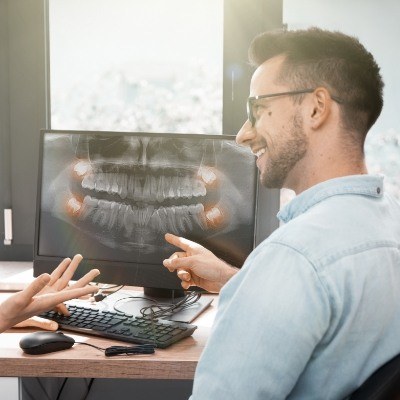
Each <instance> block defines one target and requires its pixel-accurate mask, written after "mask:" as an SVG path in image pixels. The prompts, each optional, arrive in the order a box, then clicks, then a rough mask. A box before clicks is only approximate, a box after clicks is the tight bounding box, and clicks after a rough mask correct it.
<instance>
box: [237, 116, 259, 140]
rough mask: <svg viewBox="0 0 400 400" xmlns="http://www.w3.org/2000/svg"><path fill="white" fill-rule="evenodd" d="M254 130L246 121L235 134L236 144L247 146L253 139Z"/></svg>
mask: <svg viewBox="0 0 400 400" xmlns="http://www.w3.org/2000/svg"><path fill="white" fill-rule="evenodd" d="M255 135H256V133H255V130H254V127H253V126H252V125H251V123H250V121H249V120H247V121H246V122H245V123H244V124H243V126H242V127H241V128H240V130H239V132H238V133H237V134H236V143H237V144H241V145H243V146H249V145H250V141H251V140H253V139H254V138H255Z"/></svg>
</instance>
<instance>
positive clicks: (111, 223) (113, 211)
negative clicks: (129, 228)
mask: <svg viewBox="0 0 400 400" xmlns="http://www.w3.org/2000/svg"><path fill="white" fill-rule="evenodd" d="M118 210H119V204H118V203H115V202H113V203H111V213H110V219H109V221H108V229H109V230H110V229H112V228H113V227H114V225H115V222H116V221H117V216H118Z"/></svg>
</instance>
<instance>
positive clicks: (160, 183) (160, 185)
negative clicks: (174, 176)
mask: <svg viewBox="0 0 400 400" xmlns="http://www.w3.org/2000/svg"><path fill="white" fill-rule="evenodd" d="M163 190H164V176H163V175H161V176H159V177H158V185H157V195H156V198H157V201H158V202H159V203H162V202H163V201H164V195H163Z"/></svg>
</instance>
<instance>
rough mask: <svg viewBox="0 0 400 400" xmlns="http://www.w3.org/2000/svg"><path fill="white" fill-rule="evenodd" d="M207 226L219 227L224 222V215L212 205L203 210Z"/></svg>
mask: <svg viewBox="0 0 400 400" xmlns="http://www.w3.org/2000/svg"><path fill="white" fill-rule="evenodd" d="M205 216H206V220H207V226H208V227H209V228H221V226H222V225H223V224H224V223H225V217H224V215H223V213H222V211H221V209H220V208H218V207H216V206H214V207H212V208H211V209H209V210H207V211H206V212H205Z"/></svg>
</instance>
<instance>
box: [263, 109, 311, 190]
mask: <svg viewBox="0 0 400 400" xmlns="http://www.w3.org/2000/svg"><path fill="white" fill-rule="evenodd" d="M287 135H288V136H289V139H288V140H287V141H286V142H283V141H282V142H280V143H279V144H278V147H277V148H275V149H274V150H275V151H274V155H273V156H272V157H268V158H267V160H266V166H265V167H266V168H265V169H264V171H263V172H262V174H261V176H260V181H261V184H262V185H263V186H265V187H267V188H276V189H281V188H282V187H283V186H284V183H285V180H286V178H287V176H288V174H289V172H290V171H291V170H292V169H293V167H294V166H295V165H296V164H297V162H298V161H300V160H301V159H302V158H303V157H304V156H305V154H306V152H307V147H308V140H307V137H306V135H305V133H304V130H303V119H302V117H301V116H300V114H299V113H297V114H296V115H294V117H293V119H292V126H291V129H290V132H288V133H287Z"/></svg>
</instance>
